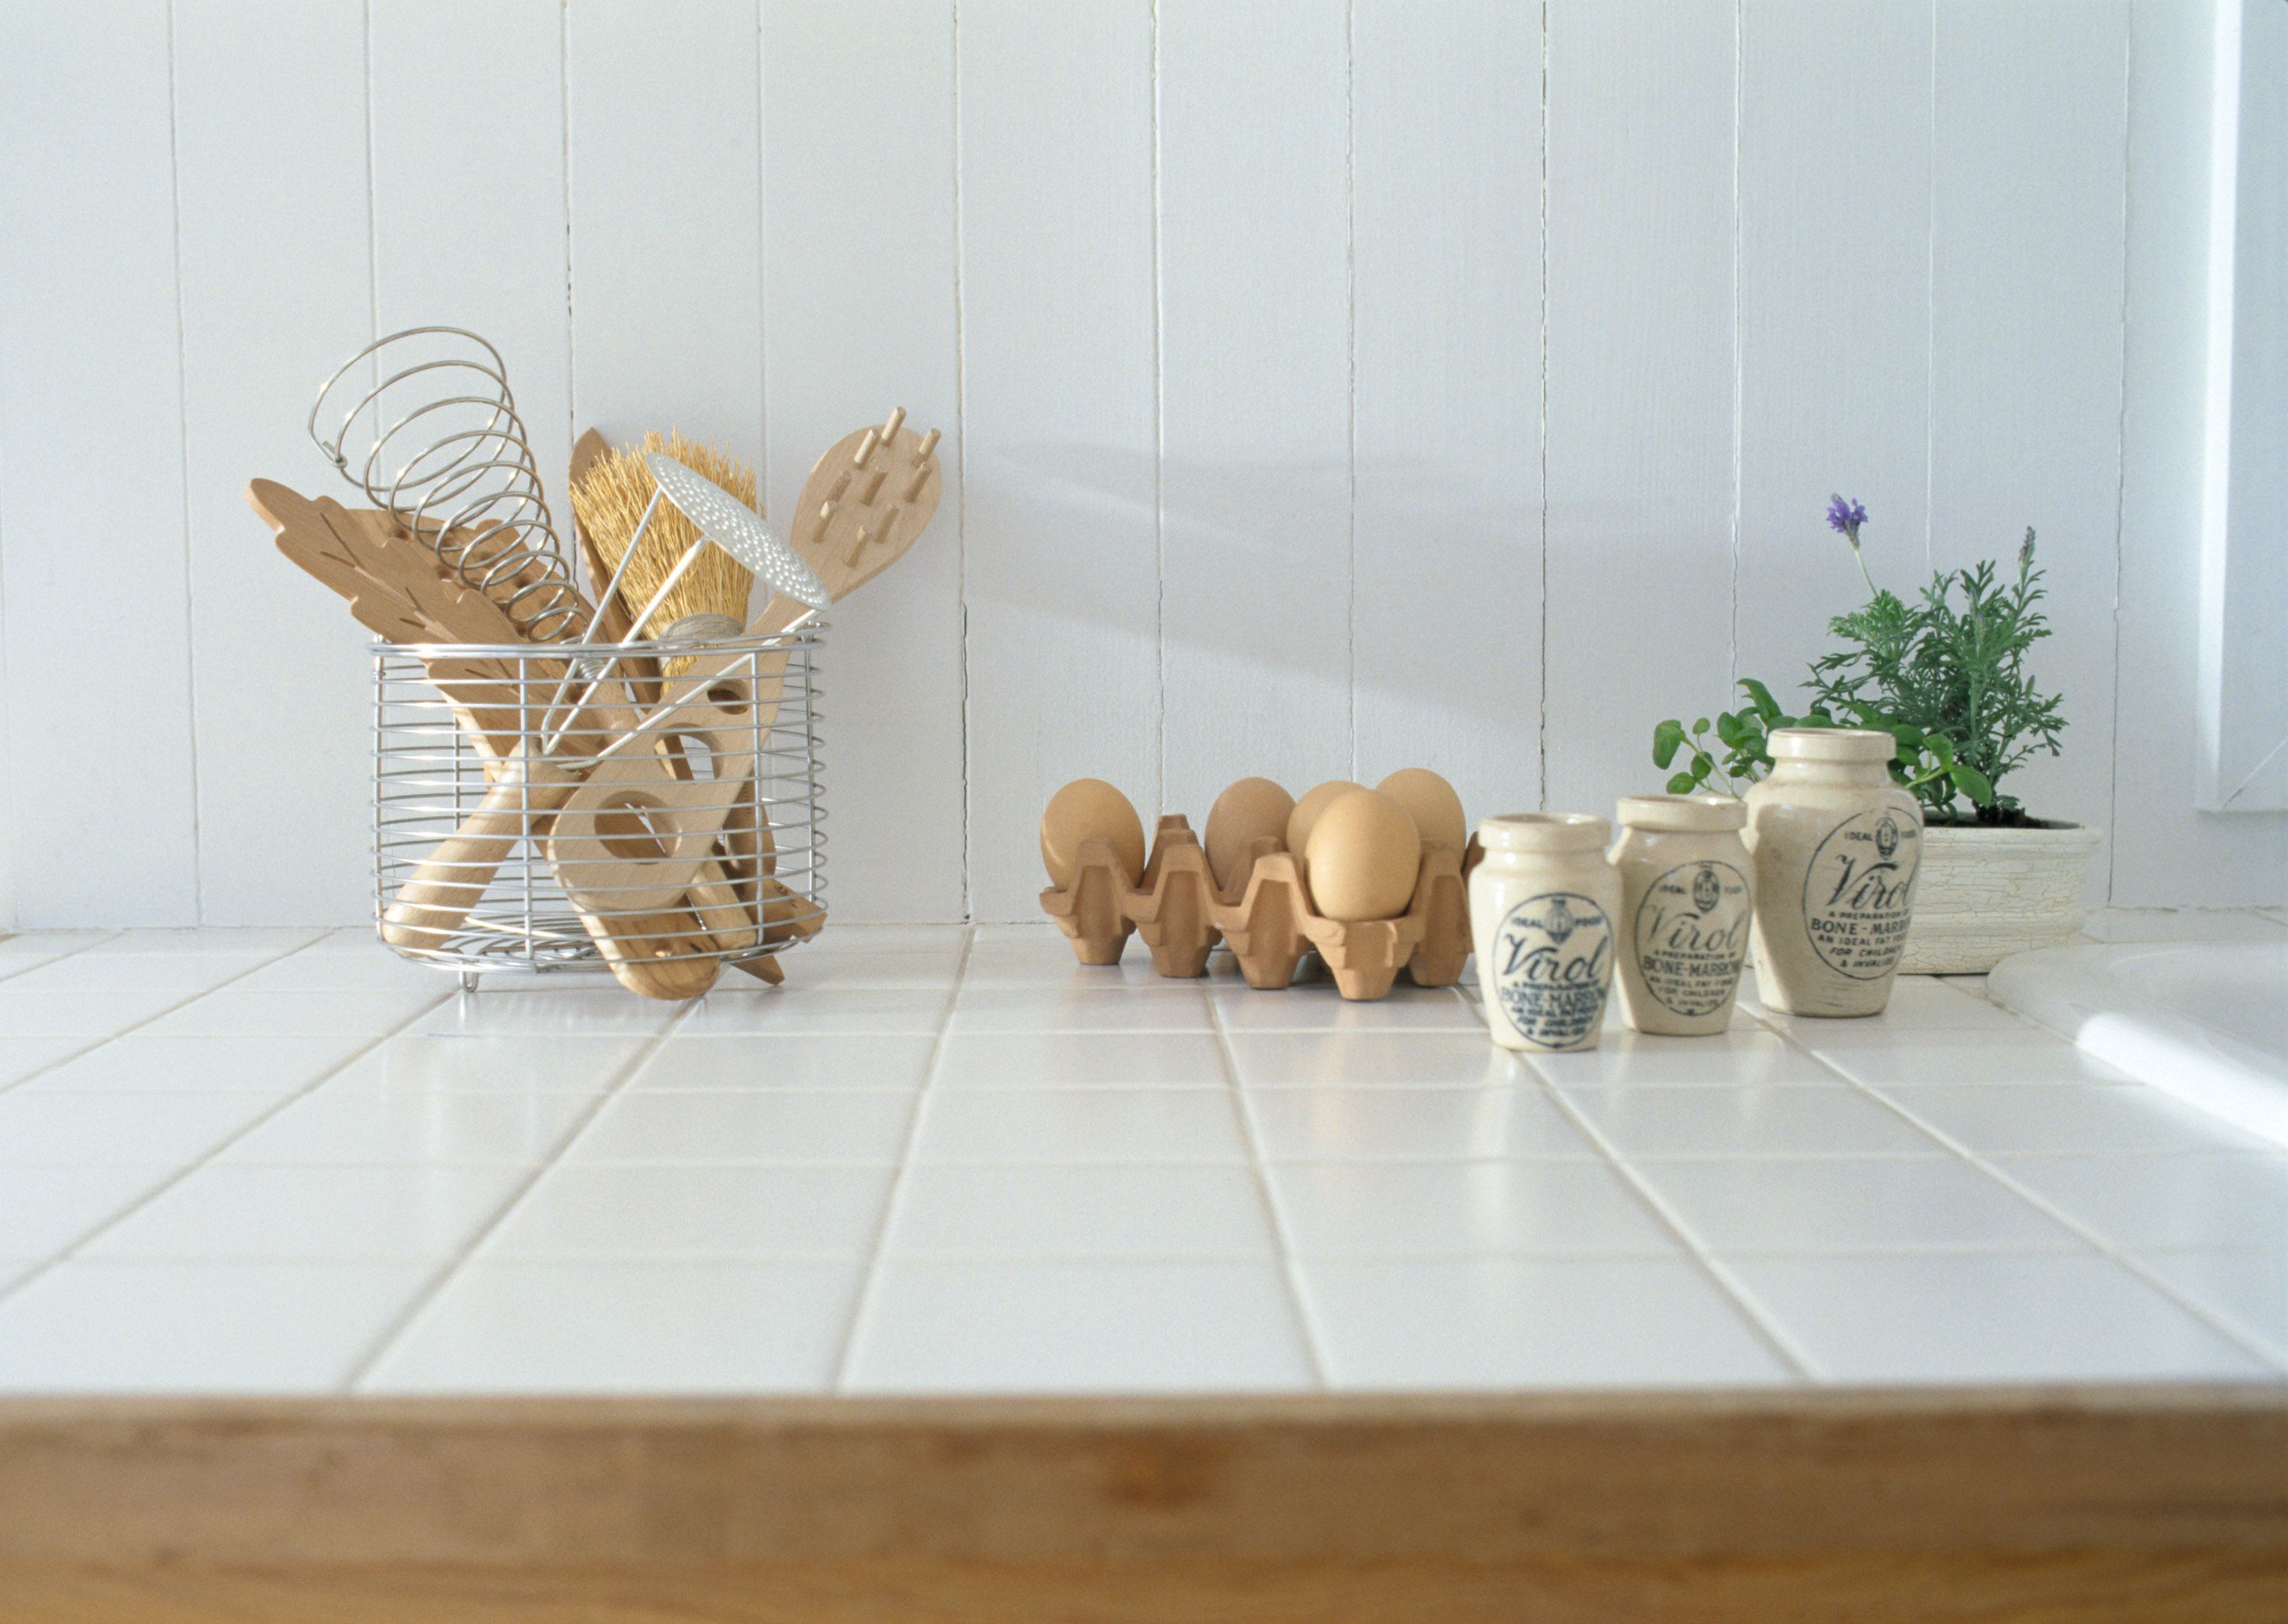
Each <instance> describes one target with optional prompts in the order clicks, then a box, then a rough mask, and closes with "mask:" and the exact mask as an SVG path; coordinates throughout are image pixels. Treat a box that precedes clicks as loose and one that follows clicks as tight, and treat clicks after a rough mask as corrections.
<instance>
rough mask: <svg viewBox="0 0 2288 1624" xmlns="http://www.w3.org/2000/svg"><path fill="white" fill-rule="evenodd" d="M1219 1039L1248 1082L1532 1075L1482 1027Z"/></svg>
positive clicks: (1488, 1084)
mask: <svg viewBox="0 0 2288 1624" xmlns="http://www.w3.org/2000/svg"><path fill="white" fill-rule="evenodd" d="M1224 1041H1225V1042H1226V1043H1227V1044H1228V1045H1229V1046H1230V1049H1231V1055H1232V1059H1233V1061H1234V1063H1235V1065H1236V1066H1238V1068H1239V1080H1240V1081H1242V1082H1243V1083H1245V1084H1246V1085H1247V1086H1248V1087H1250V1088H1317V1087H1323V1086H1325V1085H1329V1084H1333V1085H1338V1086H1339V1085H1342V1084H1346V1083H1347V1084H1352V1085H1360V1086H1368V1087H1378V1088H1407V1087H1412V1088H1457V1087H1462V1086H1470V1087H1476V1088H1501V1087H1505V1086H1507V1085H1509V1084H1513V1083H1518V1082H1525V1081H1530V1080H1531V1079H1532V1076H1533V1073H1532V1072H1531V1071H1530V1070H1529V1068H1528V1067H1527V1066H1526V1064H1525V1062H1523V1061H1522V1060H1518V1059H1513V1058H1511V1056H1510V1053H1509V1051H1508V1050H1505V1049H1500V1048H1498V1047H1496V1046H1495V1044H1494V1042H1493V1041H1492V1040H1491V1039H1490V1038H1488V1037H1487V1036H1485V1035H1484V1034H1483V1033H1482V1032H1419V1033H1416V1032H1235V1033H1232V1034H1229V1035H1228V1036H1227V1038H1226V1039H1225V1040H1224Z"/></svg>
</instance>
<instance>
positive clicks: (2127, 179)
mask: <svg viewBox="0 0 2288 1624" xmlns="http://www.w3.org/2000/svg"><path fill="white" fill-rule="evenodd" d="M2121 32H2122V39H2121V404H2120V408H2119V409H2118V411H2117V413H2116V414H2115V416H2114V422H2113V472H2114V483H2113V614H2112V615H2111V616H2110V617H2109V630H2110V631H2111V632H2112V634H2113V659H2112V661H2111V664H2112V667H2113V692H2112V693H2111V695H2110V698H2111V701H2112V707H2113V712H2112V716H2111V717H2109V728H2110V733H2111V738H2110V739H2109V741H2108V742H2109V744H2110V746H2111V749H2109V752H2108V755H2109V768H2110V771H2109V773H2108V775H2107V782H2106V798H2105V803H2106V841H2105V899H2106V900H2107V901H2108V902H2111V901H2112V900H2113V896H2114V891H2115V889H2116V887H2117V885H2118V884H2119V883H2120V875H2121V846H2120V842H2119V841H2118V839H2117V836H2118V834H2119V831H2120V828H2121V589H2122V582H2123V581H2124V580H2125V578H2126V575H2127V558H2128V537H2127V535H2126V531H2127V524H2128V517H2129V388H2130V380H2129V301H2130V297H2131V296H2130V281H2131V279H2132V277H2133V275H2134V274H2135V270H2134V267H2133V265H2132V264H2131V260H2130V238H2131V233H2130V226H2129V206H2130V200H2131V195H2132V192H2133V180H2134V178H2135V173H2136V167H2135V160H2136V153H2135V145H2136V144H2135V142H2134V141H2133V139H2132V130H2131V124H2132V121H2133V119H2134V117H2135V115H2136V105H2137V104H2136V98H2135V96H2134V95H2133V87H2134V85H2135V83H2136V39H2137V27H2136V24H2135V22H2134V21H2133V20H2128V19H2126V18H2125V20H2124V27H2123V28H2122V31H2121Z"/></svg>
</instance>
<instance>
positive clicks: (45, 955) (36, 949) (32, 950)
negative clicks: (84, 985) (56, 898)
mask: <svg viewBox="0 0 2288 1624" xmlns="http://www.w3.org/2000/svg"><path fill="white" fill-rule="evenodd" d="M118 935H119V932H118V931H19V932H18V933H17V934H15V935H13V936H0V960H8V959H52V958H56V957H59V956H60V955H63V954H67V953H83V952H85V951H86V950H87V949H88V948H90V947H95V946H96V945H97V944H99V943H101V942H107V941H110V940H112V939H115V937H117V936H118ZM5 968H6V966H5V965H4V964H0V969H5Z"/></svg>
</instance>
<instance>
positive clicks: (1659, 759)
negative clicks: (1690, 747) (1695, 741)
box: [1652, 721, 1707, 767]
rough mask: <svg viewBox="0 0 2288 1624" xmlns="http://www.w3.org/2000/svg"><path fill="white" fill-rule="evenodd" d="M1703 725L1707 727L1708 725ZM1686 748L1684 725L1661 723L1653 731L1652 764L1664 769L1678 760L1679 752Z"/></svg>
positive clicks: (1679, 723)
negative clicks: (1677, 754)
mask: <svg viewBox="0 0 2288 1624" xmlns="http://www.w3.org/2000/svg"><path fill="white" fill-rule="evenodd" d="M1701 725H1702V726H1703V727H1705V726H1706V725H1707V724H1706V723H1702V724H1701ZM1683 748H1684V724H1683V723H1681V722H1677V721H1667V722H1663V723H1661V724H1660V725H1658V726H1657V727H1655V728H1654V729H1653V730H1652V764H1653V765H1654V766H1656V767H1664V766H1666V765H1668V764H1669V763H1670V762H1672V761H1674V760H1675V759H1676V753H1677V751H1679V750H1680V749H1683Z"/></svg>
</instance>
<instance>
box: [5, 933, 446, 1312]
mask: <svg viewBox="0 0 2288 1624" xmlns="http://www.w3.org/2000/svg"><path fill="white" fill-rule="evenodd" d="M301 951H302V949H301V948H299V947H297V948H295V949H294V950H293V952H294V953H299V952H301ZM291 956H293V955H292V954H291V953H282V954H280V955H278V957H279V958H280V959H284V958H290V957H291ZM271 963H277V960H275V959H274V960H272V961H271ZM261 968H262V966H261V965H257V966H255V967H254V970H259V969H261ZM254 970H246V971H243V972H242V974H243V975H249V976H250V975H252V974H253V973H254ZM232 979H233V980H236V979H239V977H233V978H232ZM223 985H224V986H228V985H229V983H228V982H226V983H224V984H223ZM215 990H216V989H215V988H213V987H210V988H208V989H207V991H208V992H212V991H215ZM204 996H206V994H205V993H201V994H195V997H194V998H193V999H186V1000H185V1001H184V1002H186V1003H187V1002H195V999H196V998H203V997H204ZM450 996H452V994H449V993H446V994H439V996H438V997H437V998H436V999H435V1000H434V1001H433V1002H429V1003H425V1004H424V1005H422V1006H421V1007H420V1008H419V1009H417V1010H414V1011H413V1012H412V1013H411V1014H409V1015H408V1016H407V1017H406V1018H404V1019H403V1020H401V1021H400V1022H398V1024H397V1025H396V1026H392V1027H391V1028H389V1030H387V1031H386V1032H384V1033H382V1034H379V1035H378V1036H377V1037H376V1038H375V1039H374V1040H373V1041H372V1042H369V1043H368V1044H366V1045H365V1046H364V1047H363V1048H361V1049H356V1050H351V1051H350V1052H349V1053H348V1054H346V1055H344V1056H343V1057H342V1058H340V1059H339V1060H337V1061H336V1062H334V1064H333V1065H331V1066H327V1067H325V1068H323V1069H322V1070H321V1071H320V1072H319V1073H318V1074H317V1075H316V1076H314V1077H313V1078H311V1079H310V1081H307V1082H306V1083H304V1084H303V1085H302V1086H301V1087H300V1088H298V1089H293V1090H291V1091H290V1092H289V1093H285V1094H282V1095H280V1096H279V1097H277V1098H276V1099H275V1100H274V1101H273V1102H272V1103H271V1105H270V1108H269V1109H268V1110H266V1111H263V1112H261V1113H258V1114H256V1115H254V1116H251V1117H250V1118H248V1119H247V1120H246V1121H243V1122H242V1123H240V1124H239V1125H238V1127H237V1129H235V1130H234V1131H233V1132H231V1133H229V1134H227V1135H226V1136H224V1137H222V1138H220V1139H218V1140H217V1141H215V1143H214V1144H212V1145H209V1146H207V1148H206V1149H205V1150H204V1151H203V1152H201V1153H199V1154H198V1155H196V1156H194V1157H192V1158H191V1159H190V1160H189V1161H187V1162H185V1163H184V1164H183V1165H182V1166H181V1167H179V1168H176V1169H175V1170H174V1172H173V1173H172V1174H171V1175H170V1176H167V1177H165V1178H163V1179H161V1180H160V1181H159V1182H158V1183H157V1184H153V1185H152V1186H151V1187H150V1188H149V1189H147V1190H146V1191H144V1192H143V1193H142V1194H140V1195H139V1196H137V1197H136V1198H135V1199H134V1200H131V1201H129V1202H128V1203H127V1204H126V1205H125V1206H123V1207H121V1208H117V1209H116V1210H115V1211H114V1212H112V1213H111V1214H110V1215H109V1216H107V1217H105V1218H104V1219H103V1220H102V1221H101V1222H100V1223H99V1224H96V1225H95V1226H94V1227H93V1228H92V1229H90V1230H88V1231H87V1232H85V1233H83V1234H82V1235H81V1236H80V1237H79V1238H78V1239H77V1240H73V1241H71V1242H69V1243H68V1244H67V1245H65V1246H63V1247H61V1248H58V1249H57V1250H56V1251H55V1252H53V1253H52V1254H51V1255H50V1256H48V1257H47V1258H46V1259H45V1260H44V1261H43V1262H42V1263H41V1264H39V1265H38V1266H37V1267H36V1268H33V1269H29V1270H27V1271H25V1272H24V1273H22V1274H20V1275H19V1276H18V1277H17V1278H16V1279H13V1280H11V1281H9V1282H8V1283H7V1284H6V1285H5V1286H0V1302H4V1301H5V1300H6V1299H7V1298H9V1297H11V1296H13V1295H15V1294H16V1293H17V1292H19V1291H20V1290H21V1289H23V1287H25V1286H27V1285H28V1284H29V1283H30V1282H31V1281H33V1280H36V1279H39V1278H40V1277H42V1276H43V1275H45V1274H47V1273H48V1272H49V1271H52V1270H53V1269H55V1268H56V1267H57V1266H58V1265H59V1264H64V1263H68V1262H69V1261H70V1260H71V1258H72V1257H73V1256H74V1255H75V1254H76V1253H77V1252H78V1251H79V1250H80V1248H83V1247H84V1246H86V1245H87V1244H88V1242H90V1241H91V1240H95V1239H97V1238H98V1237H99V1236H101V1235H102V1234H104V1233H105V1232H107V1231H109V1230H112V1229H114V1228H116V1227H117V1226H118V1225H119V1224H121V1223H122V1222H123V1220H125V1219H127V1218H130V1217H132V1216H134V1215H135V1214H137V1213H139V1212H140V1211H142V1210H143V1208H146V1207H148V1206H149V1205H150V1204H151V1203H152V1202H153V1201H155V1200H157V1199H158V1198H159V1197H160V1196H162V1195H164V1194H165V1193H166V1192H168V1191H170V1190H172V1189H173V1188H175V1186H176V1185H178V1184H181V1183H182V1182H183V1181H184V1180H185V1179H187V1178H188V1177H189V1176H191V1175H192V1174H194V1173H195V1172H197V1171H198V1170H199V1169H200V1168H203V1167H206V1166H208V1165H209V1164H211V1162H212V1161H214V1160H215V1159H216V1158H217V1157H218V1156H220V1155H221V1154H222V1153H224V1152H225V1151H226V1150H228V1149H229V1148H230V1147H231V1146H232V1145H236V1144H237V1143H238V1142H239V1141H240V1140H242V1139H243V1138H245V1137H246V1136H247V1135H249V1134H250V1133H252V1132H253V1131H254V1130H255V1129H258V1128H259V1127H261V1126H262V1125H263V1124H264V1123H265V1122H267V1121H270V1120H271V1119H272V1118H274V1117H275V1116H276V1115H277V1114H278V1113H280V1112H282V1111H283V1110H285V1109H286V1108H287V1107H288V1106H289V1105H292V1104H293V1103H294V1102H295V1101H297V1100H299V1099H306V1098H308V1097H309V1096H310V1095H312V1094H314V1093H315V1092H316V1091H317V1090H318V1089H319V1088H320V1087H321V1086H322V1085H323V1084H324V1083H325V1082H326V1081H328V1080H329V1079H330V1078H333V1077H337V1076H338V1075H340V1074H341V1073H342V1072H344V1071H345V1070H346V1069H347V1068H348V1067H349V1066H352V1065H354V1064H355V1063H356V1062H357V1061H359V1060H361V1059H363V1058H365V1057H366V1056H368V1055H369V1054H371V1053H372V1052H373V1051H374V1050H377V1049H378V1048H380V1047H381V1046H382V1045H383V1044H384V1043H386V1042H389V1040H390V1039H392V1038H393V1037H395V1036H397V1035H398V1034H400V1033H401V1032H403V1031H404V1030H405V1029H406V1028H407V1027H409V1026H411V1025H412V1024H413V1023H414V1022H415V1021H417V1020H419V1019H420V1018H422V1017H423V1016H425V1015H426V1014H428V1013H429V1012H430V1011H431V1010H434V1009H435V1008H437V1006H438V1005H439V1004H441V1003H443V1002H445V1001H446V999H447V998H449V997H450ZM174 1007H175V1008H176V1009H180V1008H182V1007H183V1006H182V1004H177V1005H175V1006H174ZM164 1012H165V1011H162V1013H164ZM157 1018H158V1017H156V1016H154V1017H152V1019H154V1020H155V1019H157ZM139 1024H140V1023H139ZM128 1030H130V1031H131V1030H133V1028H129V1029H128ZM115 1035H123V1034H115Z"/></svg>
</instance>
